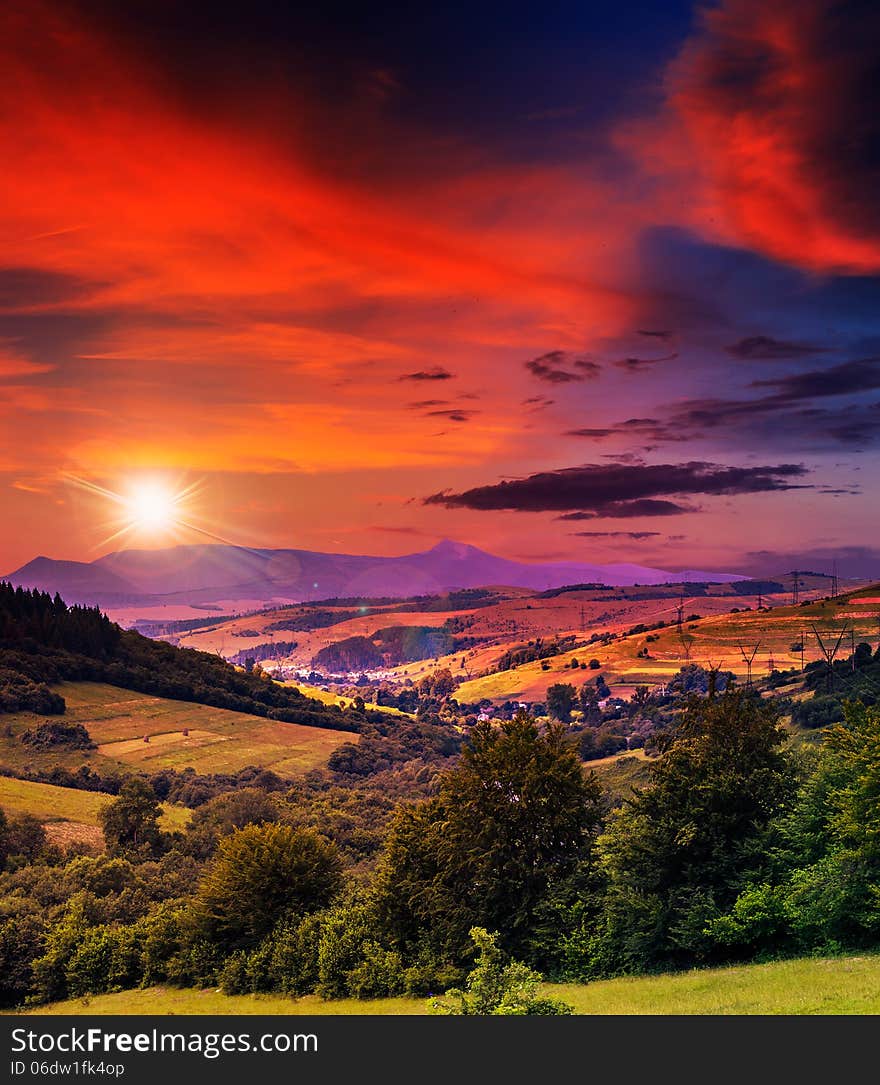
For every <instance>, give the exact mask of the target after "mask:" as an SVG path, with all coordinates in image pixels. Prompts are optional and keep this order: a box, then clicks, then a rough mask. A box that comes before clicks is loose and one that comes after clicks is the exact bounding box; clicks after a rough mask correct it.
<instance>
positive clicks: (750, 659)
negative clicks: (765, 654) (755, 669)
mask: <svg viewBox="0 0 880 1085" xmlns="http://www.w3.org/2000/svg"><path fill="white" fill-rule="evenodd" d="M737 647H738V648H739V651H740V655H741V656H742V657H743V659H744V660H745V664H746V685H747V686H748V687H749V689H751V687H752V664H753V663H754V661H755V656H756V655H757V654H758V649H759V648H760V647H761V642H760V641H758V643H757V644H756V645H755V646H754V648H752V650H751V652H747V651H746V649H745V646H744V645H743V644H738V645H737Z"/></svg>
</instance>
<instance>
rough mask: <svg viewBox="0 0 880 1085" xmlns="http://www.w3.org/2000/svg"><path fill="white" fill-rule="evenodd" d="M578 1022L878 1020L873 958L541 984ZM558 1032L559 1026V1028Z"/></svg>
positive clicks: (122, 1000) (302, 1006)
mask: <svg viewBox="0 0 880 1085" xmlns="http://www.w3.org/2000/svg"><path fill="white" fill-rule="evenodd" d="M545 991H546V993H547V994H550V995H553V996H555V997H557V998H562V999H564V1000H565V1001H566V1002H568V1003H570V1004H571V1005H572V1006H574V1008H575V1012H576V1013H578V1014H590V1015H606V1016H607V1015H641V1016H645V1015H657V1014H675V1015H679V1014H681V1015H722V1014H723V1015H728V1014H747V1015H754V1014H767V1015H805V1014H806V1015H812V1014H819V1015H822V1014H834V1015H838V1014H876V1013H878V1012H880V957H878V956H875V955H865V956H858V957H832V958H805V959H800V960H791V961H777V962H773V963H771V964H755V965H743V966H741V967H734V968H713V969H698V970H694V971H691V972H680V973H673V974H667V975H660V976H639V977H626V978H622V979H614V980H602V981H598V982H595V983H588V984H546V985H545ZM427 1011H428V1000H427V999H421V998H418V999H416V998H386V999H378V1000H376V1001H357V1000H355V999H343V1000H339V1001H331V1002H324V1001H322V1000H321V999H319V998H317V997H316V996H309V997H306V998H300V999H290V998H285V997H281V996H275V995H224V994H222V993H220V992H219V991H216V990H207V991H197V990H177V989H173V988H162V987H152V988H149V989H147V990H137V991H120V992H119V993H117V994H111V995H98V996H95V997H92V998H85V999H71V1000H69V1001H67V1002H58V1003H55V1004H53V1005H50V1006H40V1007H38V1008H35V1009H32V1010H29V1011H27V1012H28V1013H29V1014H36V1015H55V1014H70V1015H74V1016H76V1015H90V1014H98V1015H102V1014H230V1015H242V1016H246V1015H252V1014H278V1015H295V1016H298V1015H308V1014H316V1015H355V1014H356V1015H377V1016H391V1015H393V1016H413V1015H418V1014H425V1013H427ZM563 1027H564V1026H563Z"/></svg>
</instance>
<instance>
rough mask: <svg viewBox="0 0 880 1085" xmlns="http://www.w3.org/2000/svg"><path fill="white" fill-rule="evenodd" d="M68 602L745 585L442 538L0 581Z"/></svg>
mask: <svg viewBox="0 0 880 1085" xmlns="http://www.w3.org/2000/svg"><path fill="white" fill-rule="evenodd" d="M4 579H6V580H7V581H8V582H9V583H11V584H13V585H14V586H16V587H28V588H39V589H40V590H42V591H49V592H51V593H53V594H54V593H55V592H56V591H57V592H60V594H61V595H62V596H63V597H64V598H65V599H67V600H68V601H70V602H79V603H89V604H96V605H114V604H115V605H120V604H125V603H131V604H133V605H148V604H149V603H151V602H155V603H163V602H169V601H172V600H173V601H174V602H178V603H181V602H191V603H194V602H200V603H205V602H210V601H211V600H217V599H224V600H235V599H242V600H244V599H247V600H255V599H256V600H264V601H266V602H272V601H276V600H286V601H291V602H300V601H308V600H309V599H326V598H334V597H338V598H341V597H352V596H364V597H366V596H380V595H381V596H393V597H399V598H406V597H410V596H413V595H420V594H431V593H435V592H440V591H449V590H452V589H460V588H476V587H486V586H489V585H504V586H508V587H518V588H528V589H532V590H536V591H541V590H545V589H549V588H556V587H563V586H565V585H568V584H577V583H589V582H592V583H604V584H608V585H609V586H612V585H613V586H630V585H633V584H636V583H639V584H660V583H670V582H671V583H677V582H679V581H682V580H685V581H695V580H701V581H714V582H715V583H727V582H730V581H733V580H742V579H746V578H745V577H743V576H741V575H740V574H738V573H728V572H709V571H703V570H688V571H686V572H684V573H680V572H679V573H676V572H672V571H669V570H664V569H656V568H652V567H649V566H644V565H638V564H634V563H628V562H619V563H615V564H609V565H598V564H593V563H589V562H519V561H513V560H511V559H509V558H502V557H498V556H496V555H494V554H490V553H488V552H487V551H485V550H481V549H479V548H478V547H475V546H471V545H470V544H468V543H461V542H456V541H454V540H451V539H444V540H442V541H441V542H439V543H437V544H436V545H435V546H433V547H431V548H430V549H428V550H422V551H417V552H415V553H413V554H404V555H401V556H399V557H385V556H379V555H369V554H341V553H324V552H321V551H312V550H298V549H280V548H277V549H270V548H253V547H243V546H233V545H227V544H219V543H211V544H208V543H198V544H183V545H178V546H173V547H165V548H161V549H155V550H144V549H131V550H119V551H115V552H113V553H111V554H105V555H103V556H102V557H100V558H96V559H95V560H94V561H92V562H77V561H66V560H59V559H54V558H49V557H46V556H44V555H40V556H39V557H36V558H34V559H33V560H32V561H30V562H27V563H26V564H25V565H23V566H21V567H20V568H19V569H16V570H15V571H14V572H11V573H10V574H9V575H8V576H7V577H5V578H4Z"/></svg>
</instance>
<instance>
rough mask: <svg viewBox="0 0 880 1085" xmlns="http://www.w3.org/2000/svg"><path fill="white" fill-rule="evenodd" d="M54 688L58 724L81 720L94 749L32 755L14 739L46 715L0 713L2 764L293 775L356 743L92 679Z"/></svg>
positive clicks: (348, 736)
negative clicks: (61, 703) (60, 706)
mask: <svg viewBox="0 0 880 1085" xmlns="http://www.w3.org/2000/svg"><path fill="white" fill-rule="evenodd" d="M57 690H58V692H59V693H60V694H61V695H62V696H63V697H64V699H65V700H66V701H67V711H66V713H65V715H64V717H63V719H64V721H65V722H66V723H81V724H82V725H83V726H84V727H85V728H86V730H87V731H88V732H89V734H90V735H91V736H92V740H93V741H94V742H95V743H97V744H98V749H97V750H91V751H90V750H71V751H56V750H52V751H40V752H35V751H34V750H33V749H32V748H31V747H28V746H25V745H24V744H22V743H21V741H20V740H19V736H20V735H21V733H22V732H23V731H25V730H26V729H27V728H29V727H35V726H37V725H39V724H40V723H45V722H46V717H43V716H35V715H34V714H33V713H29V712H19V713H15V714H14V715H9V716H5V717H4V720H3V722H4V733H3V734H2V735H0V764H2V765H6V766H8V767H10V768H13V769H26V768H29V767H30V768H38V767H42V768H45V767H46V766H47V765H49V764H60V765H65V766H67V767H69V768H78V767H79V766H80V765H82V764H83V763H84V762H85V763H87V764H92V765H94V767H95V768H96V769H99V768H100V767H101V766H104V767H105V768H106V767H110V766H112V767H114V768H120V767H127V768H130V769H131V768H137V769H143V770H144V771H148V772H155V771H157V770H159V769H165V768H173V769H184V768H187V767H192V768H194V769H195V770H196V772H200V773H210V772H235V771H236V770H238V769H241V768H244V767H245V766H247V765H259V766H260V767H261V768H269V769H272V771H273V772H277V773H279V774H280V775H282V776H296V775H299V774H301V773H303V772H307V771H308V770H309V769H312V768H317V767H319V766H321V765H323V764H325V763H326V761H327V758H328V757H329V755H330V754H331V753H332V752H333V750H335V749H336V747H337V746H339V745H340V744H341V743H343V742H354V741H357V736H356V735H354V734H352V733H350V732H346V731H330V730H327V729H325V728H320V727H302V726H300V725H299V724H295V723H280V722H277V721H275V720H266V719H263V718H261V717H260V716H249V715H247V714H246V713H243V712H230V711H228V710H227V709H224V708H211V707H209V706H207V705H199V704H191V703H189V702H187V701H171V700H166V699H165V698H162V697H150V696H148V695H146V694H143V693H134V692H133V691H131V690H127V689H119V688H117V687H116V686H108V685H103V684H100V683H96V682H65V683H63V684H62V685H60V686H58V687H57Z"/></svg>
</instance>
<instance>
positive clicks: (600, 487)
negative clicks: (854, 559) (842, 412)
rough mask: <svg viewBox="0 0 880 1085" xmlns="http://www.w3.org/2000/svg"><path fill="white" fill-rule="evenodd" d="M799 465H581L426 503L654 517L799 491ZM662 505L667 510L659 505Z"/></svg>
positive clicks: (439, 495) (802, 472)
mask: <svg viewBox="0 0 880 1085" xmlns="http://www.w3.org/2000/svg"><path fill="white" fill-rule="evenodd" d="M806 474H807V470H806V468H805V467H804V466H803V465H799V464H791V463H788V464H778V465H776V466H762V467H727V466H723V465H719V464H712V463H703V462H699V461H693V462H690V463H681V464H586V465H584V466H581V467H568V468H563V469H560V470H558V471H543V472H540V473H539V474H535V475H530V476H528V477H527V478H522V479H514V480H512V481H508V480H505V481H502V482H498V483H494V484H490V485H487V486H478V487H475V488H474V489H472V490H466V491H464V492H463V493H457V494H456V493H451V492H449V491H444V492H441V493H436V494H432V495H431V496H430V497H427V498H425V499H424V503H425V504H426V505H444V506H445V507H446V508H468V509H478V510H481V511H491V510H502V509H503V510H513V511H518V512H563V513H569V512H578V513H585V514H587V516H590V515H593V516H612V517H614V516H617V517H627V516H657V515H671V514H673V513H681V512H685V511H692V510H690V509H688V508H687V507H685V506H682V505H677V504H676V503H675V502H669V501H666V500H661V501H660V502H659V504H658V505H657V507H652V505H651V502H656V500H657V499H658V498H660V499H666V498H681V497H687V496H693V495H732V494H751V493H766V492H776V491H782V490H791V489H800V488H803V487H804V484H803V483H799V482H795V481H793V480H795V479H801V478H803V477H804V476H805V475H806ZM664 506H666V507H664Z"/></svg>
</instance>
